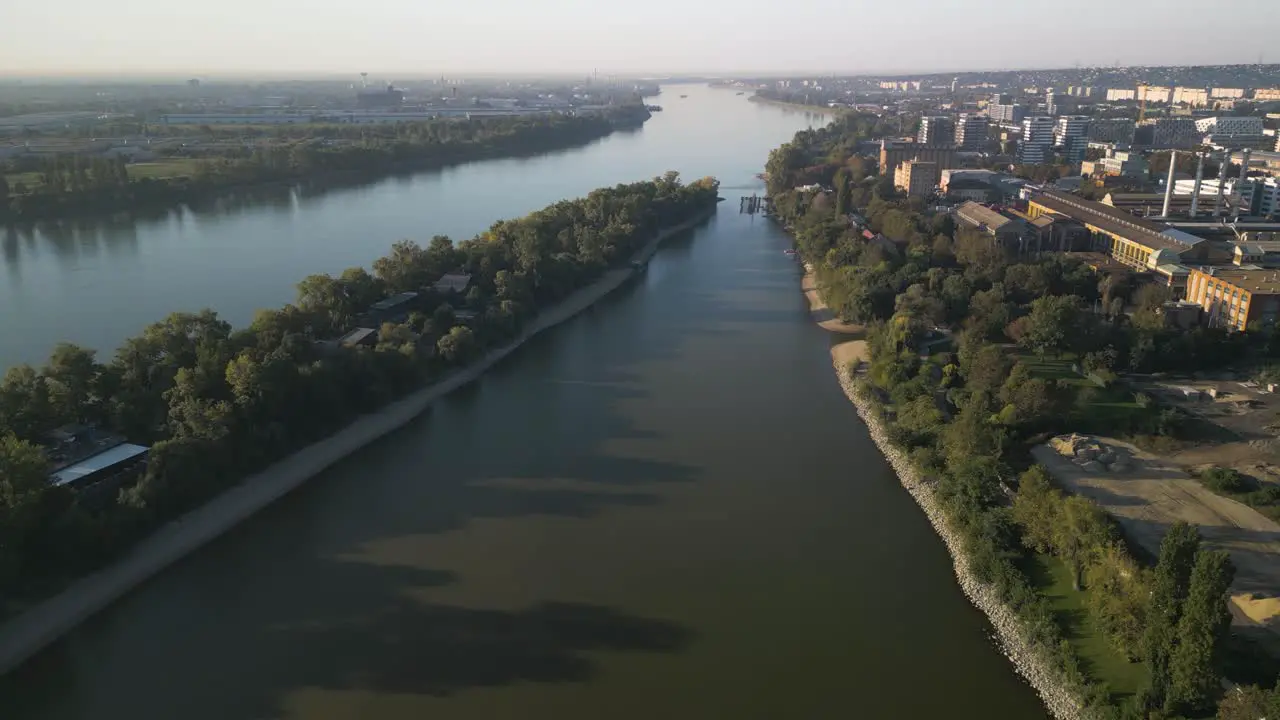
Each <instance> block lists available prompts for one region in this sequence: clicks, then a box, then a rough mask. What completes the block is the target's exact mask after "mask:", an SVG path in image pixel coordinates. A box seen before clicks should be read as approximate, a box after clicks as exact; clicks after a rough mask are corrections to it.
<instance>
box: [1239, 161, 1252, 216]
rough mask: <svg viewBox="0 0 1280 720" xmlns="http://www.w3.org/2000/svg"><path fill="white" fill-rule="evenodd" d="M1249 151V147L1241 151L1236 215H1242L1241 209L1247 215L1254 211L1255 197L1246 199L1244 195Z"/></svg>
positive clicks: (1247, 174) (1247, 175)
mask: <svg viewBox="0 0 1280 720" xmlns="http://www.w3.org/2000/svg"><path fill="white" fill-rule="evenodd" d="M1249 152H1250V150H1249V148H1245V149H1244V150H1243V151H1242V152H1241V153H1240V179H1239V180H1237V181H1236V197H1237V198H1239V200H1238V201H1237V202H1236V217H1240V211H1241V209H1243V210H1244V214H1246V215H1248V214H1249V213H1251V212H1253V198H1252V197H1250V198H1249V199H1248V200H1246V199H1245V196H1244V181H1245V178H1247V177H1249ZM1246 203H1248V204H1247V205H1246Z"/></svg>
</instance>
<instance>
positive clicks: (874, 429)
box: [836, 364, 1084, 720]
mask: <svg viewBox="0 0 1280 720" xmlns="http://www.w3.org/2000/svg"><path fill="white" fill-rule="evenodd" d="M836 375H837V377H839V378H840V387H841V388H843V389H844V393H845V395H847V396H848V397H849V400H850V401H852V402H853V405H854V407H856V408H857V409H858V415H859V417H861V418H862V421H863V422H864V423H866V425H867V429H868V430H870V433H871V439H872V440H874V441H875V443H876V446H877V447H879V448H880V452H882V453H884V456H885V458H886V459H887V460H888V461H889V465H890V466H892V467H893V469H894V472H896V473H897V475H898V478H899V480H901V482H902V486H903V487H904V488H906V489H907V492H909V493H911V497H913V498H915V501H916V504H917V505H919V506H920V509H921V510H924V514H925V515H926V516H928V518H929V522H930V523H931V524H932V525H933V529H934V531H936V532H937V533H938V535H939V536H940V537H941V538H942V541H943V542H944V543H946V546H947V550H949V551H950V552H951V557H952V560H953V561H954V564H955V569H956V579H957V580H958V581H959V583H960V588H961V589H962V590H963V591H964V594H965V595H966V596H967V597H968V598H969V601H970V602H972V603H973V604H974V606H975V607H977V608H978V609H979V610H981V611H982V612H984V613H986V615H987V617H988V618H989V619H990V620H991V625H992V627H994V628H995V634H996V639H997V640H998V641H999V643H1000V646H1001V649H1002V650H1003V651H1004V654H1005V655H1006V656H1007V657H1008V658H1009V661H1010V662H1011V663H1013V666H1014V668H1015V669H1017V671H1018V674H1019V675H1022V677H1024V678H1026V680H1027V682H1028V683H1030V684H1031V687H1033V688H1035V690H1036V692H1037V693H1039V694H1040V697H1041V699H1042V700H1044V704H1045V706H1046V707H1047V708H1048V710H1049V713H1050V714H1051V715H1053V717H1055V718H1058V719H1059V720H1078V719H1080V718H1083V717H1084V714H1083V712H1082V710H1081V704H1080V702H1079V701H1078V700H1077V699H1076V698H1075V697H1073V696H1072V694H1071V693H1070V692H1068V691H1067V690H1066V689H1064V688H1063V687H1062V684H1061V682H1060V681H1059V680H1058V678H1057V676H1056V673H1054V672H1052V671H1051V670H1049V669H1048V668H1046V667H1045V666H1044V663H1043V662H1041V661H1040V659H1039V658H1037V657H1036V655H1035V653H1034V652H1032V650H1031V648H1029V647H1028V646H1027V643H1026V642H1025V641H1024V640H1023V637H1022V631H1021V623H1020V621H1019V620H1018V618H1017V616H1016V615H1015V614H1014V612H1013V610H1011V609H1010V608H1009V607H1007V606H1006V605H1005V604H1004V603H1003V602H1001V601H1000V599H999V598H998V597H997V596H996V593H995V590H994V588H992V587H991V586H989V585H987V584H984V583H980V582H978V581H977V580H975V579H974V577H973V574H972V573H971V572H970V570H969V560H968V557H967V556H966V555H965V553H964V548H963V547H962V543H961V540H960V537H959V536H958V535H956V533H954V532H952V530H951V528H950V526H949V525H948V523H947V519H946V516H945V515H944V514H943V512H942V508H940V507H939V506H938V501H937V500H936V499H935V498H934V494H933V488H932V487H931V485H930V484H929V483H928V482H927V481H925V480H924V479H923V478H921V477H920V473H919V472H918V471H917V470H916V469H915V468H914V467H913V466H912V465H911V462H910V461H909V460H908V459H907V457H906V456H905V455H904V454H903V453H902V451H900V450H898V449H897V448H896V447H894V446H893V445H892V444H891V443H890V442H889V435H888V433H887V432H886V431H885V427H884V421H882V420H881V419H880V417H879V416H878V415H877V414H876V412H875V411H874V409H873V407H872V405H871V403H870V402H869V401H868V400H866V399H864V398H863V397H861V396H860V395H859V394H858V392H857V389H856V387H855V386H854V379H853V373H852V372H851V371H850V369H849V368H847V367H841V366H840V365H839V364H837V365H836Z"/></svg>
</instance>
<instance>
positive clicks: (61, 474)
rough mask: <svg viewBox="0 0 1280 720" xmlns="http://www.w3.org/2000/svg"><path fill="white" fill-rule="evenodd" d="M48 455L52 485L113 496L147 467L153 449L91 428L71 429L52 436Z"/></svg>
mask: <svg viewBox="0 0 1280 720" xmlns="http://www.w3.org/2000/svg"><path fill="white" fill-rule="evenodd" d="M45 453H46V455H47V456H48V458H49V462H50V465H51V467H52V472H50V473H49V484H50V485H52V486H54V487H65V488H69V489H72V490H76V491H81V490H86V489H89V488H96V489H101V488H106V489H107V490H108V491H112V492H114V490H115V488H116V487H118V486H119V485H120V484H121V483H122V482H123V481H124V480H125V479H127V478H128V477H131V476H133V475H134V474H136V473H138V472H140V471H141V470H142V469H144V468H145V467H146V462H147V455H148V454H149V453H150V448H147V447H144V446H142V445H134V444H131V443H127V442H125V441H124V438H121V437H117V436H115V435H112V434H110V433H106V432H102V431H100V430H98V429H97V428H95V427H92V426H88V425H68V426H65V427H61V428H58V429H57V430H55V431H54V432H53V433H51V434H50V437H49V442H48V446H47V448H46V450H45Z"/></svg>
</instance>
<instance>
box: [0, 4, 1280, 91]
mask: <svg viewBox="0 0 1280 720" xmlns="http://www.w3.org/2000/svg"><path fill="white" fill-rule="evenodd" d="M1067 8H1069V9H1070V12H1063V10H1064V9H1067ZM1049 14H1051V15H1052V16H1051V17H1050V16H1048V15H1049ZM1245 19H1247V24H1245V25H1241V23H1242V21H1244V20H1245ZM1233 26H1235V27H1234V28H1233ZM1277 27H1280V3H1277V2H1274V0H1223V1H1222V2H1220V3H1217V4H1205V3H1203V2H1191V1H1190V0H1166V1H1164V2H1160V1H1159V0H1127V1H1126V2H1116V1H1115V0H1077V1H1076V2H1073V3H1070V4H1068V5H1065V6H1043V5H1036V6H1032V5H1025V4H1024V5H1009V4H1008V3H1003V2H995V1H994V0H971V1H970V2H968V3H940V2H937V1H936V0H897V1H896V2H892V3H886V2H842V1H841V0H812V1H811V2H808V3H798V4H793V3H783V2H779V1H778V0H769V1H765V0H733V1H732V2H730V0H701V2H690V1H689V0H650V1H649V2H646V3H644V4H614V3H593V2H587V1H586V0H538V1H537V2H527V0H526V1H524V2H522V1H521V0H488V2H485V3H450V4H446V5H439V4H436V3H420V2H409V1H408V0H365V2H361V3H346V2H344V3H339V2H337V0H315V2H312V3H308V4H306V5H305V6H301V7H300V6H298V5H297V4H296V3H293V2H285V1H284V0H223V1H222V2H220V3H217V4H191V3H173V2H171V1H169V0H133V1H132V2H130V3H126V4H124V5H119V4H116V5H103V4H102V3H98V2H95V1H93V0H60V1H59V2H56V3H21V4H14V5H13V6H12V7H6V8H5V9H4V10H3V11H0V74H3V75H8V76H39V75H68V74H72V75H74V74H91V75H139V74H163V75H183V74H189V75H245V74H256V73H267V74H273V75H280V74H290V73H293V74H304V75H326V76H331V75H350V74H356V73H359V72H361V71H365V72H369V73H370V77H371V78H372V77H378V78H383V77H393V76H395V75H397V74H399V75H402V76H417V77H423V76H431V75H433V74H438V73H446V74H448V73H455V74H466V73H476V74H480V73H502V72H520V73H525V74H532V73H544V74H553V73H554V74H567V75H585V74H587V73H590V72H591V71H592V70H593V69H594V70H598V71H599V72H600V73H601V74H631V75H634V74H642V73H651V74H664V73H690V74H693V73H697V74H729V73H736V74H762V75H763V74H775V75H776V74H787V73H791V74H804V73H821V74H830V73H836V74H854V73H859V74H863V73H882V74H891V73H922V74H923V73H931V72H933V73H937V72H965V71H981V70H1010V69H1035V68H1068V67H1073V66H1076V65H1081V66H1112V65H1115V64H1117V63H1118V64H1120V65H1125V66H1132V65H1216V64H1253V63H1257V62H1258V61H1259V54H1260V53H1262V54H1263V56H1262V60H1263V61H1264V62H1266V61H1271V62H1275V61H1278V60H1280V52H1275V53H1274V54H1275V55H1276V57H1267V53H1268V49H1267V44H1268V42H1269V38H1268V37H1266V35H1265V34H1264V33H1261V32H1250V31H1249V30H1250V28H1253V29H1259V30H1260V29H1264V28H1277ZM1241 28H1242V29H1241Z"/></svg>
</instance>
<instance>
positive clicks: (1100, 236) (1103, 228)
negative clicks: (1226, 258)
mask: <svg viewBox="0 0 1280 720" xmlns="http://www.w3.org/2000/svg"><path fill="white" fill-rule="evenodd" d="M1027 214H1028V215H1029V216H1030V217H1032V218H1035V217H1039V216H1040V215H1044V214H1054V215H1061V216H1064V217H1068V218H1071V219H1073V220H1075V221H1077V222H1079V223H1080V224H1082V225H1084V226H1085V227H1086V228H1088V230H1089V232H1090V234H1091V242H1092V246H1093V249H1094V250H1097V251H1100V252H1104V253H1106V254H1107V255H1110V256H1111V257H1112V258H1114V259H1115V260H1118V261H1120V262H1121V263H1124V264H1125V265H1128V266H1129V267H1132V268H1135V269H1138V270H1152V271H1154V270H1157V268H1159V266H1162V265H1178V264H1183V263H1188V262H1194V261H1197V260H1201V261H1203V260H1204V259H1205V258H1207V250H1208V245H1209V243H1206V242H1205V241H1204V240H1203V239H1202V238H1199V237H1196V236H1194V235H1191V234H1189V233H1186V232H1183V231H1181V230H1177V229H1173V228H1169V227H1167V226H1165V225H1162V224H1160V223H1156V222H1153V221H1150V220H1146V219H1143V218H1139V217H1135V216H1134V215H1131V214H1129V213H1127V212H1125V211H1123V210H1119V209H1117V208H1114V207H1111V206H1109V205H1104V204H1103V203H1098V202H1093V201H1092V200H1086V199H1084V198H1082V197H1079V196H1078V195H1071V194H1068V193H1063V192H1058V191H1056V190H1042V191H1039V192H1036V193H1035V194H1034V195H1032V196H1031V197H1030V200H1029V203H1028V210H1027ZM1171 270H1172V268H1165V272H1166V273H1167V272H1170V271H1171Z"/></svg>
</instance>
